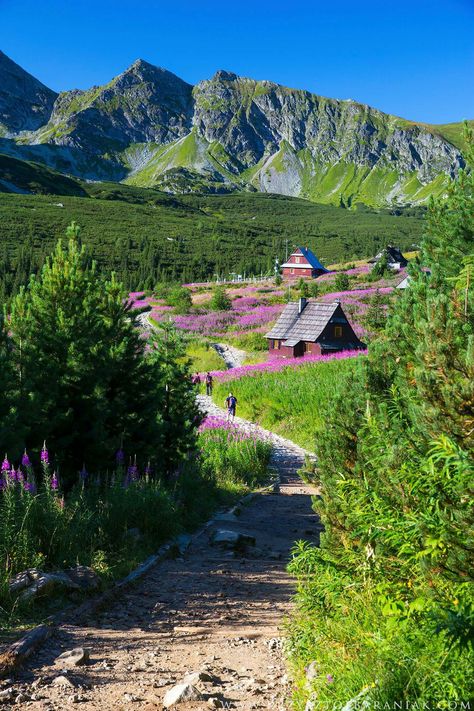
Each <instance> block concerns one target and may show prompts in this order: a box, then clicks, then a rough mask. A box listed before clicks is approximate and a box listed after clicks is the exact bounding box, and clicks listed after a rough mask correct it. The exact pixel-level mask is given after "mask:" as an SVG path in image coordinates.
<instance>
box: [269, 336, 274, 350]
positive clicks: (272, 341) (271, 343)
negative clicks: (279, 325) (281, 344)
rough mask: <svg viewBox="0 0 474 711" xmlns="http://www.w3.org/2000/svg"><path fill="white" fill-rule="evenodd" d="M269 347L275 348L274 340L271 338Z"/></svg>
mask: <svg viewBox="0 0 474 711" xmlns="http://www.w3.org/2000/svg"><path fill="white" fill-rule="evenodd" d="M270 348H275V341H274V340H273V338H272V340H271V341H270Z"/></svg>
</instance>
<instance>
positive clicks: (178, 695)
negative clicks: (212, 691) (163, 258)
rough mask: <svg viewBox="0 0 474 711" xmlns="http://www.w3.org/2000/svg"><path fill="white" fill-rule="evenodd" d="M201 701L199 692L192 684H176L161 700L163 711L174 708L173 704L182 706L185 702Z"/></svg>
mask: <svg viewBox="0 0 474 711" xmlns="http://www.w3.org/2000/svg"><path fill="white" fill-rule="evenodd" d="M202 700H203V696H202V694H201V692H200V691H198V690H197V689H196V687H195V686H193V685H192V684H177V685H176V686H173V688H172V689H170V690H169V691H167V692H166V694H165V698H164V699H163V706H164V707H165V709H169V708H171V706H175V704H182V703H184V702H185V701H202Z"/></svg>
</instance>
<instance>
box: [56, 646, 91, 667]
mask: <svg viewBox="0 0 474 711" xmlns="http://www.w3.org/2000/svg"><path fill="white" fill-rule="evenodd" d="M89 658H90V651H89V649H87V648H85V647H76V648H75V649H70V650H68V651H67V652H63V653H62V654H60V655H59V657H58V658H57V659H56V661H57V662H64V663H65V664H70V665H71V666H75V667H79V666H81V665H82V664H87V663H88V661H89Z"/></svg>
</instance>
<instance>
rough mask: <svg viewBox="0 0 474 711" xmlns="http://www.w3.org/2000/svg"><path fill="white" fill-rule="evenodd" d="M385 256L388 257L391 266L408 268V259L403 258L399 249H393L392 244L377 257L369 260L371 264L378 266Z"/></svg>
mask: <svg viewBox="0 0 474 711" xmlns="http://www.w3.org/2000/svg"><path fill="white" fill-rule="evenodd" d="M384 255H386V256H387V261H388V263H389V264H401V265H402V266H406V265H407V264H408V261H407V259H406V257H404V256H403V254H402V253H401V251H400V250H399V249H398V247H393V246H392V245H391V244H389V245H388V246H387V247H385V248H384V249H382V250H380V252H379V253H378V254H376V255H375V257H373V258H372V259H369V264H376V262H378V261H380V259H382V257H383V256H384Z"/></svg>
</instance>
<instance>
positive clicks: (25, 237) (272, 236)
mask: <svg viewBox="0 0 474 711" xmlns="http://www.w3.org/2000/svg"><path fill="white" fill-rule="evenodd" d="M78 185H79V184H78ZM79 187H81V186H79ZM82 188H83V189H84V191H86V192H87V195H88V197H75V196H61V199H60V201H59V200H58V199H57V198H54V197H51V196H48V195H18V194H0V290H1V291H2V292H4V293H5V292H6V293H10V292H12V291H15V290H16V289H17V288H18V286H19V285H20V284H21V283H24V281H25V280H26V278H27V276H28V274H29V273H30V272H31V271H34V270H36V269H37V268H38V265H39V264H41V263H42V261H43V259H44V256H45V255H46V254H48V253H49V252H50V251H51V248H52V246H53V244H54V243H55V241H56V240H57V239H58V238H59V237H61V236H62V235H63V234H64V230H65V228H66V226H67V225H68V224H69V223H70V222H71V220H76V221H77V222H78V223H79V224H80V225H81V227H82V228H83V231H82V235H83V240H84V242H85V243H87V244H89V245H90V247H91V250H92V253H93V255H94V258H96V259H97V261H98V264H99V266H100V267H106V268H108V269H110V268H111V269H114V270H115V271H117V272H118V274H119V276H120V278H121V279H122V280H123V281H124V282H125V283H126V284H127V286H129V287H130V288H140V287H145V286H152V285H153V284H154V283H155V282H156V281H158V280H162V279H179V280H181V281H196V280H202V279H206V278H209V277H211V278H212V276H213V275H214V274H216V273H219V274H228V273H229V272H231V271H235V272H239V273H244V272H245V273H246V274H252V273H254V274H259V273H260V272H261V271H263V272H264V273H265V272H271V270H272V268H273V264H274V260H275V258H276V257H278V258H280V259H282V258H284V257H285V251H286V241H287V240H288V247H289V248H290V249H291V248H292V247H293V246H294V245H296V244H301V243H302V244H304V245H308V246H309V247H311V248H312V249H314V250H315V251H316V252H317V254H318V255H319V256H320V258H321V259H322V260H323V261H324V262H326V263H333V262H336V261H341V260H342V261H344V260H345V261H347V260H350V259H353V258H354V259H355V258H358V257H359V258H360V257H365V256H367V255H372V254H373V253H374V252H375V251H376V250H377V249H378V248H379V247H380V246H381V245H384V244H386V243H387V242H393V243H396V244H398V245H400V247H401V248H403V249H408V248H409V247H411V245H412V244H413V243H417V242H418V241H419V239H420V236H421V232H422V229H423V221H422V217H423V211H421V210H419V209H417V210H415V209H412V210H405V211H403V210H398V211H397V214H392V213H390V212H389V211H387V210H380V211H374V210H370V209H368V208H364V207H359V208H356V209H353V210H346V209H342V208H337V207H332V206H325V205H318V204H314V203H311V202H309V201H306V200H301V199H298V198H289V197H284V196H279V195H266V194H259V193H239V194H236V193H234V194H231V195H205V196H195V195H187V196H180V197H179V198H177V197H175V196H171V195H166V194H164V193H161V192H159V191H157V190H152V189H144V188H136V187H133V186H126V185H121V184H116V183H91V184H86V183H84V184H82Z"/></svg>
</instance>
